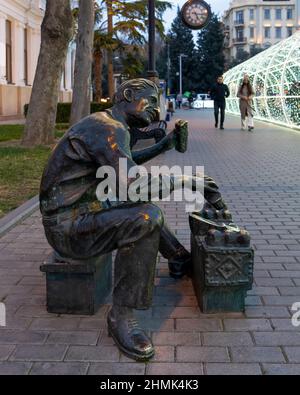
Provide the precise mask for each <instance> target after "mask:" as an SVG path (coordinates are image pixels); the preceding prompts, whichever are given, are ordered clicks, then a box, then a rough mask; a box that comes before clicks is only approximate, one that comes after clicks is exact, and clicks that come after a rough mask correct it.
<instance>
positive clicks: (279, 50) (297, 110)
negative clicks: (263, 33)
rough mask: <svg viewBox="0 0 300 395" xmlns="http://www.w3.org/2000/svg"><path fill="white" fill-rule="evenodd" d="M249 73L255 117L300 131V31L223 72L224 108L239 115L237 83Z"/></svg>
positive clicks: (238, 84)
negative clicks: (225, 85) (228, 95)
mask: <svg viewBox="0 0 300 395" xmlns="http://www.w3.org/2000/svg"><path fill="white" fill-rule="evenodd" d="M244 74H248V75H249V77H250V80H251V83H252V86H253V88H254V92H255V97H254V99H253V105H254V110H255V118H256V119H260V120H263V121H267V122H273V123H276V124H279V125H284V126H288V127H290V128H294V129H298V130H299V131H300V31H299V32H297V33H295V34H294V35H292V36H291V37H289V38H288V39H286V40H283V41H281V42H279V43H278V44H276V45H274V46H272V47H270V48H269V49H267V50H265V51H263V52H261V53H259V54H258V55H256V56H254V57H253V58H251V59H249V60H247V61H246V62H244V63H242V64H240V65H238V66H236V67H234V68H232V69H231V70H229V71H228V72H227V73H225V75H224V78H225V84H227V85H228V86H229V89H230V98H229V99H228V101H227V110H228V112H229V113H232V114H239V113H240V110H239V99H238V97H237V93H238V89H239V86H240V84H241V82H242V80H243V76H244Z"/></svg>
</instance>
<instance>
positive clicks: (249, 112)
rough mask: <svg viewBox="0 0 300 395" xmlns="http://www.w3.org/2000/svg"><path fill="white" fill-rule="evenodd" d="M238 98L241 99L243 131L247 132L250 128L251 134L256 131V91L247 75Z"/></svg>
mask: <svg viewBox="0 0 300 395" xmlns="http://www.w3.org/2000/svg"><path fill="white" fill-rule="evenodd" d="M238 97H239V98H240V111H241V118H242V130H246V129H247V126H248V130H249V132H251V131H253V130H254V121H253V103H252V100H253V97H254V90H253V87H252V85H251V82H250V78H249V76H248V75H247V74H245V75H244V78H243V82H242V84H241V86H240V88H239V91H238Z"/></svg>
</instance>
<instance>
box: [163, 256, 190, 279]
mask: <svg viewBox="0 0 300 395" xmlns="http://www.w3.org/2000/svg"><path fill="white" fill-rule="evenodd" d="M168 263H169V271H170V277H172V278H174V279H176V280H178V279H181V278H182V277H184V276H185V275H187V276H189V277H191V271H192V257H191V254H190V253H189V252H188V251H186V250H184V251H183V252H181V253H180V254H178V255H175V256H174V257H173V258H171V259H170V260H169V262H168Z"/></svg>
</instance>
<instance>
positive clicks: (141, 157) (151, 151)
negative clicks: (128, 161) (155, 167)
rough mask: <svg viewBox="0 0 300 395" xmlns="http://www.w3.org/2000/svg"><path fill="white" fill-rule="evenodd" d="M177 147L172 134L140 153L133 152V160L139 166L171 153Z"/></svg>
mask: <svg viewBox="0 0 300 395" xmlns="http://www.w3.org/2000/svg"><path fill="white" fill-rule="evenodd" d="M174 147H175V141H174V133H173V132H171V133H170V134H168V135H167V136H166V137H164V138H163V139H162V140H161V141H160V142H159V143H157V144H154V145H152V146H151V147H149V148H145V149H143V150H140V151H133V152H132V159H133V161H134V162H135V163H136V164H137V165H142V164H143V163H146V162H148V161H149V160H151V159H153V158H155V157H156V156H158V155H160V154H162V153H164V152H166V151H169V150H171V149H173V148H174Z"/></svg>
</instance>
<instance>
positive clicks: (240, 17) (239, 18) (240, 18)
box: [236, 11, 244, 24]
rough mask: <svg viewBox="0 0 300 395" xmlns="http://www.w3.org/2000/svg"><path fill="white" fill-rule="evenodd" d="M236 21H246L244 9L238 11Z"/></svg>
mask: <svg viewBox="0 0 300 395" xmlns="http://www.w3.org/2000/svg"><path fill="white" fill-rule="evenodd" d="M236 22H237V23H241V24H243V23H244V11H237V12H236Z"/></svg>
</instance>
